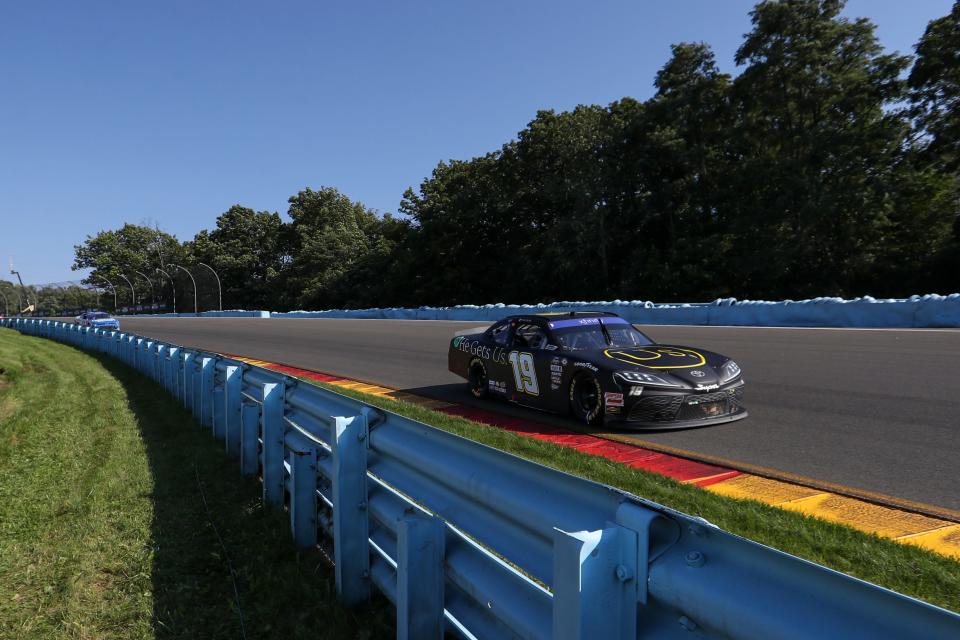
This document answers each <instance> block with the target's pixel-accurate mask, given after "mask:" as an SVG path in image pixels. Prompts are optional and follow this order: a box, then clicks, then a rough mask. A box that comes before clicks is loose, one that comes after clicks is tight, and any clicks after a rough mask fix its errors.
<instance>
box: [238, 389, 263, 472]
mask: <svg viewBox="0 0 960 640" xmlns="http://www.w3.org/2000/svg"><path fill="white" fill-rule="evenodd" d="M259 462H260V405H259V404H257V403H255V402H249V401H245V402H244V403H243V409H242V410H241V414H240V473H241V474H242V475H245V476H252V475H256V473H257V471H259V470H260V467H259Z"/></svg>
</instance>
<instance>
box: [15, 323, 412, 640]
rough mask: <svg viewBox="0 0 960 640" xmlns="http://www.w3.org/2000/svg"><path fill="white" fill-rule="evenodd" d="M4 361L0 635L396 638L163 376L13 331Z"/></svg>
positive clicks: (385, 613) (389, 623) (380, 609)
mask: <svg viewBox="0 0 960 640" xmlns="http://www.w3.org/2000/svg"><path fill="white" fill-rule="evenodd" d="M0 368H2V369H4V372H3V373H2V374H0V638H18V639H20V638H22V639H32V638H37V639H40V638H43V639H46V638H83V639H86V638H244V637H245V638H272V637H284V638H379V637H392V636H393V635H394V633H395V631H394V627H393V616H394V613H393V609H392V607H390V606H389V604H387V603H386V602H385V601H382V600H380V601H375V602H374V604H372V605H370V606H368V607H365V608H361V609H359V610H347V609H345V608H343V607H342V606H340V605H339V604H338V603H337V601H336V598H335V593H334V587H333V571H332V569H331V568H330V567H329V565H328V564H327V562H326V560H325V559H324V558H323V557H322V556H320V555H319V554H318V553H314V552H310V553H300V552H298V551H297V550H296V548H295V547H294V546H293V543H292V541H291V539H290V533H289V526H288V523H287V517H286V515H285V514H284V513H283V512H282V511H280V510H277V509H266V508H264V507H263V505H262V503H261V501H260V487H259V483H258V482H257V481H256V480H250V479H243V478H241V477H240V474H239V469H238V465H237V464H236V462H235V461H233V460H229V459H227V458H226V456H225V455H224V454H223V452H222V448H221V447H218V446H217V445H216V444H215V441H214V440H213V439H212V438H211V437H210V435H209V433H208V432H206V431H205V430H202V429H200V428H199V427H198V426H197V424H196V423H195V422H194V421H193V418H192V417H191V416H190V415H189V413H187V412H186V411H184V410H182V409H181V408H180V407H179V406H178V405H176V403H175V402H174V401H173V400H172V399H170V398H169V397H168V396H166V394H162V393H158V392H157V391H158V389H157V386H156V385H155V384H154V383H153V382H151V381H149V380H148V379H146V378H144V377H143V376H141V375H140V374H138V373H136V372H134V371H133V370H132V369H129V368H127V367H126V366H125V365H122V364H120V363H117V362H116V361H113V360H111V359H110V358H106V357H102V358H101V357H97V356H93V355H89V354H85V353H83V352H80V351H78V350H76V349H73V348H71V347H68V346H65V345H60V344H57V343H55V342H52V341H49V340H44V339H40V338H31V337H26V336H21V335H19V334H17V333H14V332H13V331H10V330H6V329H0Z"/></svg>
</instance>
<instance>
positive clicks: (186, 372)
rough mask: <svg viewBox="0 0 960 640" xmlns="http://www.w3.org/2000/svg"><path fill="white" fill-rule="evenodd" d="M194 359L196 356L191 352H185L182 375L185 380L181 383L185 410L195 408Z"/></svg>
mask: <svg viewBox="0 0 960 640" xmlns="http://www.w3.org/2000/svg"><path fill="white" fill-rule="evenodd" d="M193 358H194V354H193V353H191V352H190V351H184V352H183V371H182V374H181V375H182V376H183V378H182V381H181V383H180V388H181V390H182V394H181V395H182V397H181V398H180V401H181V402H182V403H183V408H184V409H191V408H193Z"/></svg>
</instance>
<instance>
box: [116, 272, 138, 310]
mask: <svg viewBox="0 0 960 640" xmlns="http://www.w3.org/2000/svg"><path fill="white" fill-rule="evenodd" d="M120 277H121V278H123V279H124V280H125V281H126V282H127V284H128V285H130V304H132V305H133V306H137V292H136V291H134V290H133V283H132V282H130V279H129V278H127V276H125V275H123V274H122V273H121V274H120Z"/></svg>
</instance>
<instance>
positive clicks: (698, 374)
mask: <svg viewBox="0 0 960 640" xmlns="http://www.w3.org/2000/svg"><path fill="white" fill-rule="evenodd" d="M690 375H692V376H693V377H694V378H702V377H703V376H705V375H707V374H705V373H704V372H703V371H700V370H699V369H697V370H696V371H691V372H690Z"/></svg>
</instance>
